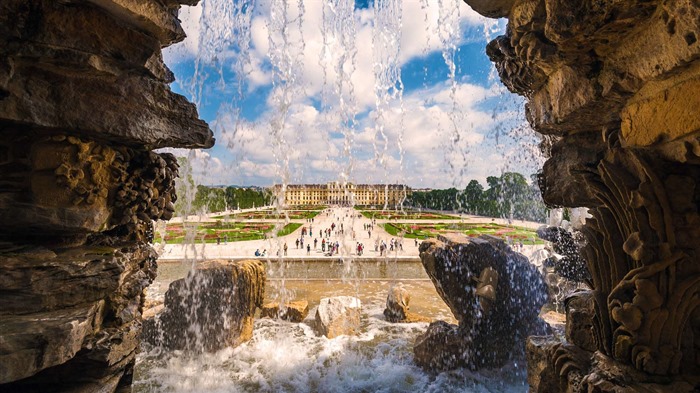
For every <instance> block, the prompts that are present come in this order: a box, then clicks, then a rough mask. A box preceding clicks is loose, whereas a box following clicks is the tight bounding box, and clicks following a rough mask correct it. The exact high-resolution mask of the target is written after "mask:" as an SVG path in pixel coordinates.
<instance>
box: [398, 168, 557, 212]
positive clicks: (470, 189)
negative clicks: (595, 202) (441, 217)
mask: <svg viewBox="0 0 700 393" xmlns="http://www.w3.org/2000/svg"><path fill="white" fill-rule="evenodd" d="M533 180H534V179H533ZM486 183H487V184H488V188H487V189H484V187H483V186H482V185H481V183H479V182H478V181H476V180H472V181H470V182H469V184H468V185H467V187H466V188H465V189H464V190H458V189H456V188H448V189H446V190H431V191H427V192H421V191H414V192H413V194H412V195H411V196H410V197H409V198H408V200H407V201H406V203H405V205H407V206H412V207H415V208H423V209H431V210H445V211H456V212H460V213H468V214H475V215H480V216H487V217H497V218H512V219H515V220H527V221H537V222H545V221H546V219H547V207H546V206H545V205H544V202H543V201H542V197H541V195H540V190H539V188H537V182H536V181H533V182H532V185H528V184H527V180H526V179H525V177H524V176H523V175H521V174H520V173H516V172H506V173H504V174H503V175H501V176H500V177H496V176H489V177H488V178H486Z"/></svg>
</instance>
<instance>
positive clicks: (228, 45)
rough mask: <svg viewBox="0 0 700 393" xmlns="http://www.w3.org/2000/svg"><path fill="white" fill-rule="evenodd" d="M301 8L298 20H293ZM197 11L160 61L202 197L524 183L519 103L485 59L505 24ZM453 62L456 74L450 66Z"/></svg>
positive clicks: (534, 160) (330, 4)
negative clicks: (203, 139)
mask: <svg viewBox="0 0 700 393" xmlns="http://www.w3.org/2000/svg"><path fill="white" fill-rule="evenodd" d="M300 4H301V7H300V6H299V5H300ZM382 4H383V5H384V7H375V6H374V4H373V3H368V2H367V1H364V2H362V4H360V2H359V1H358V3H357V4H354V3H353V2H352V1H347V0H333V1H321V0H314V1H311V0H304V1H301V2H297V1H282V0H267V1H259V0H258V1H251V0H248V1H247V2H246V1H244V2H242V3H241V2H235V3H234V2H231V0H203V1H202V2H201V3H200V4H199V5H198V6H196V7H183V9H182V11H181V13H180V19H181V20H182V22H183V27H184V28H185V31H186V32H187V33H188V38H187V39H186V40H185V41H184V42H182V43H179V44H176V45H174V46H173V47H170V48H167V49H166V50H165V51H164V57H165V61H166V63H167V64H168V66H169V67H170V68H171V69H172V70H173V72H174V73H175V75H176V78H177V81H176V82H175V83H173V85H172V88H173V90H174V91H176V92H178V93H180V94H183V95H185V96H187V97H188V98H190V99H191V100H192V101H193V102H195V103H197V105H198V109H199V114H200V117H201V118H202V119H204V120H206V121H207V122H209V124H210V126H211V127H212V129H213V130H214V133H215V137H216V139H217V144H216V146H215V147H213V148H212V149H208V150H197V151H194V152H187V151H176V154H178V155H187V156H188V157H189V159H190V160H189V161H190V162H191V163H192V167H193V173H194V176H195V179H196V180H197V181H198V182H199V183H200V184H209V185H212V184H238V185H259V186H269V185H272V184H274V183H280V182H283V181H284V182H289V183H323V182H328V181H335V180H341V181H342V180H348V181H352V182H355V183H385V182H389V183H405V184H408V185H410V186H412V187H416V188H423V187H430V188H444V187H451V186H456V187H459V188H463V187H464V186H466V184H467V183H468V182H469V181H470V180H471V179H477V180H479V181H481V182H482V183H483V182H485V179H486V177H487V176H489V175H499V174H500V173H501V172H503V171H509V170H516V171H520V172H523V173H532V172H534V171H535V170H536V168H537V167H538V165H540V164H541V158H540V157H539V156H538V154H537V152H536V151H533V149H532V148H531V147H527V148H526V147H524V146H526V145H529V146H531V145H532V142H533V140H535V139H534V138H535V136H534V133H533V132H532V131H531V130H530V129H529V127H527V126H526V125H525V121H524V116H523V110H522V100H521V99H520V98H518V97H516V96H513V95H511V94H510V93H508V92H507V91H506V90H505V88H504V87H503V86H502V85H501V84H500V82H499V81H498V78H497V77H496V75H495V72H494V69H493V66H492V64H491V63H490V61H489V60H488V58H487V57H486V55H485V53H484V48H485V45H486V44H487V42H488V41H489V40H490V39H493V38H494V37H495V36H497V35H498V34H501V33H502V31H503V29H504V27H505V22H504V21H502V20H501V21H499V20H489V19H486V18H483V17H481V16H479V15H478V14H476V13H475V12H474V11H472V10H471V9H470V8H469V6H467V5H466V4H464V3H463V2H460V1H454V0H441V1H440V0H435V1H433V0H404V1H401V0H394V1H384V2H382ZM452 61H454V65H455V67H454V74H451V72H450V64H451V62H452Z"/></svg>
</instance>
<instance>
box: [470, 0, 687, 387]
mask: <svg viewBox="0 0 700 393" xmlns="http://www.w3.org/2000/svg"><path fill="white" fill-rule="evenodd" d="M466 2H467V3H469V4H471V3H474V5H475V9H476V10H477V11H479V8H478V6H479V3H480V2H477V1H474V2H472V1H471V0H466ZM484 14H485V15H487V16H489V15H488V14H486V13H484ZM507 15H508V19H509V21H508V27H507V31H506V34H505V35H503V36H501V37H498V38H496V39H495V40H493V41H492V42H491V43H490V44H489V45H488V47H487V48H486V52H487V54H488V55H489V57H490V58H491V60H492V61H493V62H494V63H495V65H496V68H497V69H498V72H499V74H500V77H501V80H502V81H503V82H504V84H505V85H506V86H507V87H508V88H509V89H510V90H511V91H512V92H514V93H517V94H520V95H523V96H524V97H525V98H526V99H527V101H528V102H527V104H526V115H527V118H528V121H529V122H530V124H531V125H532V127H533V128H534V129H535V130H536V131H538V132H539V133H541V134H543V139H544V142H545V143H543V146H545V147H546V149H545V154H546V155H548V160H547V162H546V163H545V164H544V168H543V171H542V174H541V176H540V187H541V189H542V195H543V198H544V200H545V202H546V203H548V204H550V205H552V206H563V207H587V208H589V212H590V214H591V215H592V218H590V219H588V220H587V223H586V226H585V227H584V228H583V229H582V233H583V235H584V238H585V243H586V245H585V247H584V248H583V250H582V253H583V256H584V259H585V261H586V264H587V267H588V271H589V272H590V275H591V292H590V298H591V301H592V310H594V313H593V319H592V331H593V336H594V341H595V348H590V347H588V348H582V346H583V347H587V346H588V342H586V345H581V346H576V345H572V344H563V343H562V344H553V345H550V346H548V347H547V348H548V349H544V348H545V347H546V346H542V345H539V346H538V345H531V346H529V347H528V348H529V351H530V352H537V351H544V352H548V354H547V355H546V356H545V355H543V354H540V355H541V356H540V355H537V356H536V354H534V353H531V355H532V357H533V358H538V359H540V360H542V359H546V360H542V361H541V362H539V363H538V364H540V365H543V364H546V365H547V367H551V368H556V370H552V371H551V372H548V373H544V374H547V375H551V376H553V377H552V378H557V379H558V380H557V381H554V382H552V381H545V382H541V380H538V381H535V380H532V381H531V387H532V389H533V390H535V391H551V390H547V389H548V388H546V387H544V388H543V387H539V386H538V384H539V383H543V384H544V385H542V386H554V385H556V386H558V387H559V388H560V389H561V390H567V389H568V390H569V391H609V390H613V389H616V387H621V386H622V385H626V386H632V385H634V384H637V385H635V386H636V388H635V389H637V390H639V389H646V388H644V386H646V385H648V386H649V389H651V390H653V389H659V388H661V389H664V390H674V389H679V387H680V386H682V388H680V389H681V390H682V389H686V390H692V389H693V388H696V389H697V388H698V386H697V385H695V384H697V383H698V382H697V381H698V379H697V377H698V375H700V356H698V353H700V301H699V300H698V299H700V263H698V256H699V255H700V214H699V209H700V203H699V201H700V187H699V184H700V120H699V119H700V94H698V89H699V87H700V43H699V42H698V32H699V31H700V4H698V3H697V1H691V0H674V1H601V2H589V1H583V2H571V1H564V0H521V1H515V2H513V4H512V7H511V8H510V10H509V11H508V13H507ZM579 344H582V343H579ZM591 349H595V350H596V352H595V356H594V353H593V352H591V351H590V350H591ZM611 369H615V370H617V371H616V372H611V371H610V370H611ZM554 371H556V372H554ZM544 374H543V375H544ZM630 381H633V382H634V383H631V382H630ZM560 382H561V383H560ZM684 384H685V385H684ZM637 390H635V391H637ZM674 391H675V390H674Z"/></svg>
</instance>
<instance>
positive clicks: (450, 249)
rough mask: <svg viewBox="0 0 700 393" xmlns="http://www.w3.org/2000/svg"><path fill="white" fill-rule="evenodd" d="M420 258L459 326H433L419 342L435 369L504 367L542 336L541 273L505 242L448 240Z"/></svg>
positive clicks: (433, 243)
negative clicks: (530, 339) (533, 337)
mask: <svg viewBox="0 0 700 393" xmlns="http://www.w3.org/2000/svg"><path fill="white" fill-rule="evenodd" d="M420 256H421V261H422V262H423V266H424V267H425V270H426V272H427V273H428V276H429V277H430V279H431V280H432V281H433V284H435V288H436V289H437V292H438V294H439V295H440V297H442V299H443V300H444V301H445V303H446V304H447V305H448V306H449V307H450V310H452V314H453V315H454V316H455V318H456V319H457V321H458V322H459V326H453V325H449V324H446V323H445V322H433V323H432V324H431V325H430V327H429V328H428V331H427V332H426V333H425V334H424V335H423V336H421V337H419V338H418V340H416V345H415V346H414V352H415V360H416V363H418V365H420V366H422V367H425V368H430V369H450V368H455V367H470V368H480V367H498V366H501V365H503V364H505V362H507V361H508V360H509V359H511V358H512V357H517V356H519V355H520V354H521V353H522V349H519V348H522V347H521V345H522V342H523V341H524V339H525V337H527V335H528V334H533V333H542V332H543V329H544V322H543V321H541V320H540V319H539V317H538V315H539V312H540V308H541V307H542V305H543V304H544V303H545V302H546V301H547V289H546V286H545V284H544V281H543V278H542V276H541V274H540V273H539V272H538V271H537V269H536V268H535V266H533V265H531V264H530V262H529V261H528V260H527V258H526V257H524V256H523V255H521V254H518V253H516V252H513V251H512V250H511V249H510V247H508V246H507V245H506V244H505V243H504V242H503V241H502V240H500V239H497V238H494V237H489V236H482V237H480V238H475V239H471V238H468V237H466V236H463V235H444V236H440V237H439V238H438V240H427V241H424V242H423V243H422V244H421V246H420Z"/></svg>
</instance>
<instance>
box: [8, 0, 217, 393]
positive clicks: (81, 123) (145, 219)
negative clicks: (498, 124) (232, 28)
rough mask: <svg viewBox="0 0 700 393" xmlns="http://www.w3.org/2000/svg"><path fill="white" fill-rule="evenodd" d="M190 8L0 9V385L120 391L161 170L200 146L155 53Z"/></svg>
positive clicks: (164, 184)
mask: <svg viewBox="0 0 700 393" xmlns="http://www.w3.org/2000/svg"><path fill="white" fill-rule="evenodd" d="M182 3H186V4H194V3H196V1H192V0H182V1H178V0H166V1H157V0H142V1H135V0H74V1H53V0H35V1H25V0H4V1H2V2H1V3H0V294H1V295H2V300H3V301H2V305H0V384H4V385H0V389H1V390H3V391H47V390H52V391H56V390H71V391H92V390H98V389H99V390H100V391H113V390H115V389H117V387H123V386H128V385H129V384H130V380H131V373H132V372H131V370H132V367H133V363H134V356H135V351H136V348H137V346H138V342H139V340H138V337H139V334H140V331H141V311H142V303H143V290H144V288H145V287H146V286H148V285H149V284H150V282H151V281H152V280H153V279H154V277H155V274H156V264H155V258H156V255H155V253H154V251H153V250H152V249H151V247H150V246H148V244H147V243H148V242H149V240H151V236H152V224H151V223H152V220H156V219H169V218H170V217H171V216H172V213H173V202H174V201H175V198H176V196H175V194H174V187H173V185H174V183H173V182H174V179H175V177H176V176H177V171H178V167H177V163H176V160H175V157H173V156H172V155H170V154H157V153H154V152H152V151H151V150H152V149H154V148H158V147H167V146H170V147H185V148H194V147H210V146H212V145H213V142H214V140H213V138H212V133H211V131H210V130H209V128H208V126H207V124H206V123H204V122H203V121H202V120H200V119H198V116H197V111H196V109H195V107H194V105H192V104H190V103H188V102H187V100H186V99H185V98H184V97H182V96H179V95H177V94H174V93H172V92H171V91H170V89H169V87H168V83H170V82H172V81H173V75H172V73H171V72H170V71H169V70H168V69H167V67H166V66H165V64H164V63H163V61H162V56H161V48H162V47H165V46H168V45H170V44H172V43H174V42H177V41H180V40H182V39H183V38H184V32H183V31H182V29H181V28H180V26H179V21H178V20H177V17H176V16H177V10H178V8H179V7H180V4H182Z"/></svg>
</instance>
